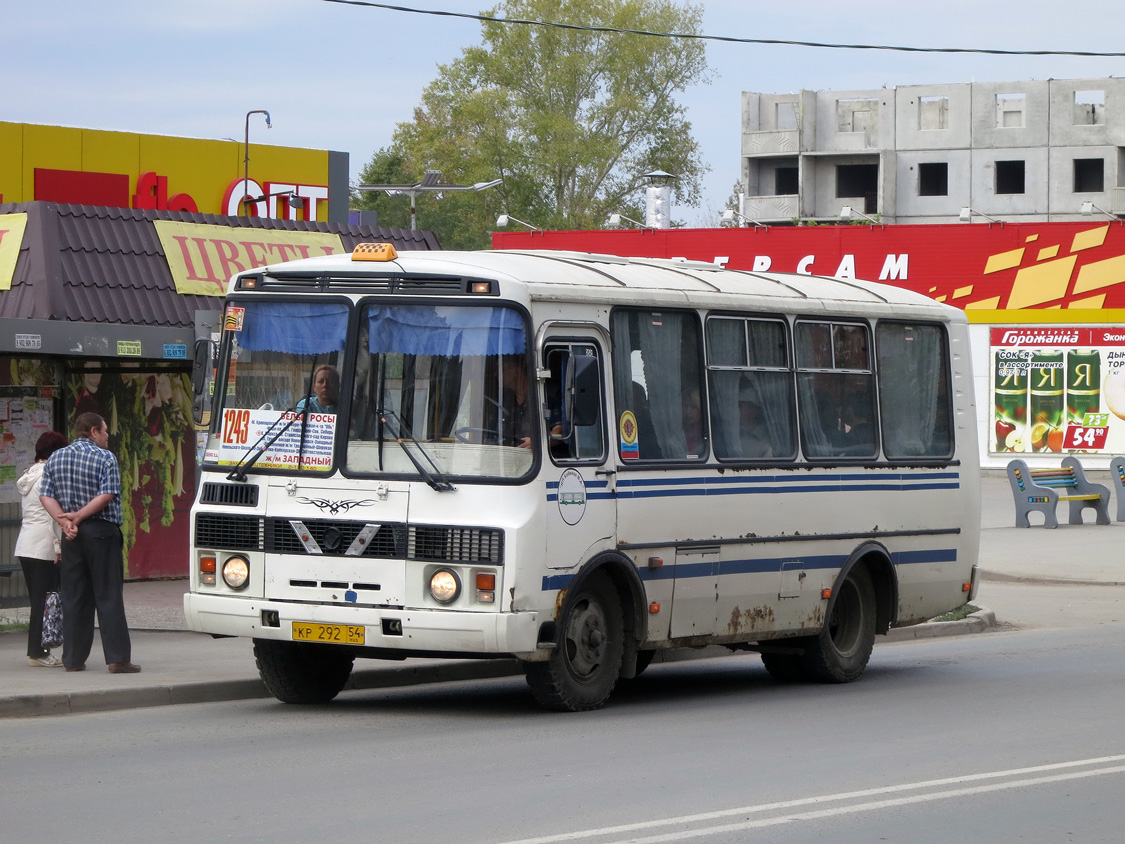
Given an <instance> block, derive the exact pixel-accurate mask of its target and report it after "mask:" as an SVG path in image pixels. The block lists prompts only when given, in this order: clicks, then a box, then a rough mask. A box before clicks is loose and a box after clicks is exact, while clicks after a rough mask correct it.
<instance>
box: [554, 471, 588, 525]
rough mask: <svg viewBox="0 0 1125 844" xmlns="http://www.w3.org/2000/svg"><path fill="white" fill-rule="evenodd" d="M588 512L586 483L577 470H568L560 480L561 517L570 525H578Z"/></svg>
mask: <svg viewBox="0 0 1125 844" xmlns="http://www.w3.org/2000/svg"><path fill="white" fill-rule="evenodd" d="M585 512H586V482H585V481H584V480H582V475H581V473H579V471H578V470H577V469H567V470H566V471H565V472H563V473H562V476H561V477H560V478H559V515H561V516H562V520H563V521H564V522H566V523H567V524H568V525H576V524H578V523H579V522H580V521H581V520H582V515H583V514H584V513H585Z"/></svg>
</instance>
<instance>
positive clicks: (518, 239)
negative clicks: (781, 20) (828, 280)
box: [492, 220, 1125, 323]
mask: <svg viewBox="0 0 1125 844" xmlns="http://www.w3.org/2000/svg"><path fill="white" fill-rule="evenodd" d="M492 245H493V248H495V249H565V250H573V251H577V252H597V253H605V254H610V255H620V256H638V257H640V256H643V257H650V258H681V259H686V260H691V261H705V262H707V263H718V264H722V265H724V266H727V267H730V268H731V269H739V270H752V271H760V272H761V271H767V270H769V271H774V272H796V273H807V274H815V275H827V276H835V277H837V278H862V279H867V280H870V281H881V282H883V283H886V284H893V285H896V286H898V287H905V288H907V289H910V290H913V291H916V292H918V293H922V294H924V295H927V296H930V297H932V298H934V299H936V300H937V301H939V302H945V303H947V304H950V305H954V306H956V307H959V308H962V309H963V310H965V311H966V312H968V314H969V317H970V319H971V320H972V321H973V322H1004V323H1007V322H1014V323H1018V322H1067V323H1072V322H1119V321H1120V320H1121V318H1122V316H1123V314H1125V221H1117V222H1111V221H1108V220H1106V221H1104V222H1077V223H1070V222H1068V223H987V224H980V223H974V224H971V225H970V224H960V225H956V224H953V225H909V226H906V225H904V226H894V225H887V226H884V225H862V226H858V225H838V226H834V225H828V226H771V227H761V228H758V227H755V228H729V229H618V230H600V231H570V232H567V231H547V232H541V231H531V232H496V233H494V234H493V236H492ZM1113 309H1122V313H1118V314H1109V313H1106V311H1107V310H1113ZM1060 310H1061V311H1063V312H1064V313H1058V311H1060ZM1013 311H1019V312H1020V313H1018V314H1017V313H1012V312H1013ZM997 312H1003V313H997Z"/></svg>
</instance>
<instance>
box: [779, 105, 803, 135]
mask: <svg viewBox="0 0 1125 844" xmlns="http://www.w3.org/2000/svg"><path fill="white" fill-rule="evenodd" d="M774 119H775V120H776V121H777V131H779V132H792V131H793V130H794V129H796V128H797V104H796V103H795V102H787V103H775V104H774Z"/></svg>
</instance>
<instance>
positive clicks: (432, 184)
mask: <svg viewBox="0 0 1125 844" xmlns="http://www.w3.org/2000/svg"><path fill="white" fill-rule="evenodd" d="M440 179H441V171H440V170H427V171H426V174H425V175H424V176H423V177H422V181H420V182H415V183H414V184H412V185H359V186H357V187H356V190H357V191H372V190H381V191H386V193H387V196H409V197H410V230H411V231H415V230H417V228H418V209H417V207H416V200H417V198H418V195H419V194H422V193H425V192H426V191H433V192H436V193H445V192H446V191H459V190H471V191H482V190H487V189H488V188H494V187H496V186H497V185H499V184H501V183H503V181H504V180H503V179H493V180H492V181H490V182H476V183H475V184H472V185H443V184H440V183H439V180H440ZM440 198H441V197H440V196H439V197H438V199H440Z"/></svg>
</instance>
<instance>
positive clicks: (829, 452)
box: [796, 322, 878, 459]
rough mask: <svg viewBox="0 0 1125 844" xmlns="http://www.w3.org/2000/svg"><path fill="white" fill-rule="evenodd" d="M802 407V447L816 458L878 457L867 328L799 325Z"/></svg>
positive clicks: (864, 326)
mask: <svg viewBox="0 0 1125 844" xmlns="http://www.w3.org/2000/svg"><path fill="white" fill-rule="evenodd" d="M796 331H797V334H796V346H797V404H798V415H799V418H800V427H801V443H802V446H803V448H804V451H805V456H806V457H808V458H810V459H826V458H833V457H840V458H848V459H858V458H867V459H872V458H874V457H875V456H876V455H877V454H878V441H877V437H876V436H875V431H876V426H875V421H876V414H875V376H874V372H873V370H872V368H871V357H870V351H869V349H870V343H869V342H868V333H867V326H866V325H862V324H859V323H833V322H798V323H797V327H796Z"/></svg>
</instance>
